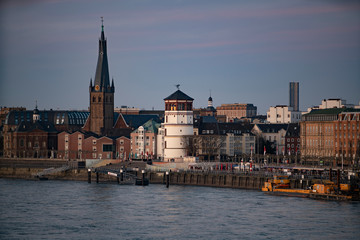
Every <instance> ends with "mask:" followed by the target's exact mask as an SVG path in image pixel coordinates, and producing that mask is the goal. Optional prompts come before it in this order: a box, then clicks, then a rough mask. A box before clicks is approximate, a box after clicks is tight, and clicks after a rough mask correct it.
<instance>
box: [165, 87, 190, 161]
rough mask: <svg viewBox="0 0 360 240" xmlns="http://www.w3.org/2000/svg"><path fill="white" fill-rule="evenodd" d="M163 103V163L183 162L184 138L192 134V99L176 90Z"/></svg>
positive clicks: (184, 153) (184, 152) (184, 154)
mask: <svg viewBox="0 0 360 240" xmlns="http://www.w3.org/2000/svg"><path fill="white" fill-rule="evenodd" d="M164 101H165V119H164V130H165V133H164V161H165V162H183V158H184V157H185V156H186V148H187V146H186V136H192V135H193V134H194V131H193V122H194V116H193V101H194V99H193V98H191V97H189V96H188V95H186V94H185V93H183V92H182V91H180V90H179V89H178V90H177V91H176V92H174V93H173V94H171V95H170V96H168V97H167V98H165V99H164Z"/></svg>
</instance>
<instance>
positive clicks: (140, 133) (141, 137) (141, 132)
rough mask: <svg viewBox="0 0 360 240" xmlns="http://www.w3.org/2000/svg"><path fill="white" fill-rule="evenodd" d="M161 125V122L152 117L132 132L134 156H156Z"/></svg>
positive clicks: (132, 153) (143, 157)
mask: <svg viewBox="0 0 360 240" xmlns="http://www.w3.org/2000/svg"><path fill="white" fill-rule="evenodd" d="M159 127H160V123H158V122H156V121H154V120H153V119H150V120H149V121H147V122H146V123H144V124H143V125H142V126H140V127H138V128H137V129H136V130H134V131H133V132H132V133H131V155H132V157H133V158H138V159H145V158H146V159H153V158H156V155H157V152H156V151H157V133H158V129H159Z"/></svg>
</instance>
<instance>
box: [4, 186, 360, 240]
mask: <svg viewBox="0 0 360 240" xmlns="http://www.w3.org/2000/svg"><path fill="white" fill-rule="evenodd" d="M0 239H87V240H88V239H360V203H348V202H330V201H329V202H327V201H318V200H312V199H304V198H295V197H280V196H272V195H268V194H265V193H262V192H260V191H249V190H239V189H229V188H210V187H190V186H174V185H173V186H170V187H169V188H166V187H165V186H164V185H156V184H153V185H149V186H145V187H143V186H134V185H117V184H115V183H99V184H96V183H92V184H88V183H87V182H75V181H27V180H18V179H17V180H14V179H0Z"/></svg>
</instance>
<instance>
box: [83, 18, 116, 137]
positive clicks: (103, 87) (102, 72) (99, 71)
mask: <svg viewBox="0 0 360 240" xmlns="http://www.w3.org/2000/svg"><path fill="white" fill-rule="evenodd" d="M101 22H102V24H101V37H100V39H99V56H98V61H97V67H96V73H95V80H94V84H93V82H92V79H90V86H89V92H90V119H89V120H90V122H89V124H90V131H91V132H94V133H97V134H99V135H103V134H104V133H106V132H107V131H108V130H109V129H111V128H112V127H113V125H114V92H115V87H114V80H112V82H111V85H110V79H109V66H108V59H107V46H106V38H105V33H104V24H103V19H102V18H101Z"/></svg>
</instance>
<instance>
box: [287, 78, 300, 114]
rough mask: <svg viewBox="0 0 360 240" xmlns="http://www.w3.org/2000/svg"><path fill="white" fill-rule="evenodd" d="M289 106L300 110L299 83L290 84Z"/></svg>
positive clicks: (296, 110)
mask: <svg viewBox="0 0 360 240" xmlns="http://www.w3.org/2000/svg"><path fill="white" fill-rule="evenodd" d="M289 106H290V107H292V109H293V110H294V111H295V112H298V111H299V83H298V82H290V85H289Z"/></svg>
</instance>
